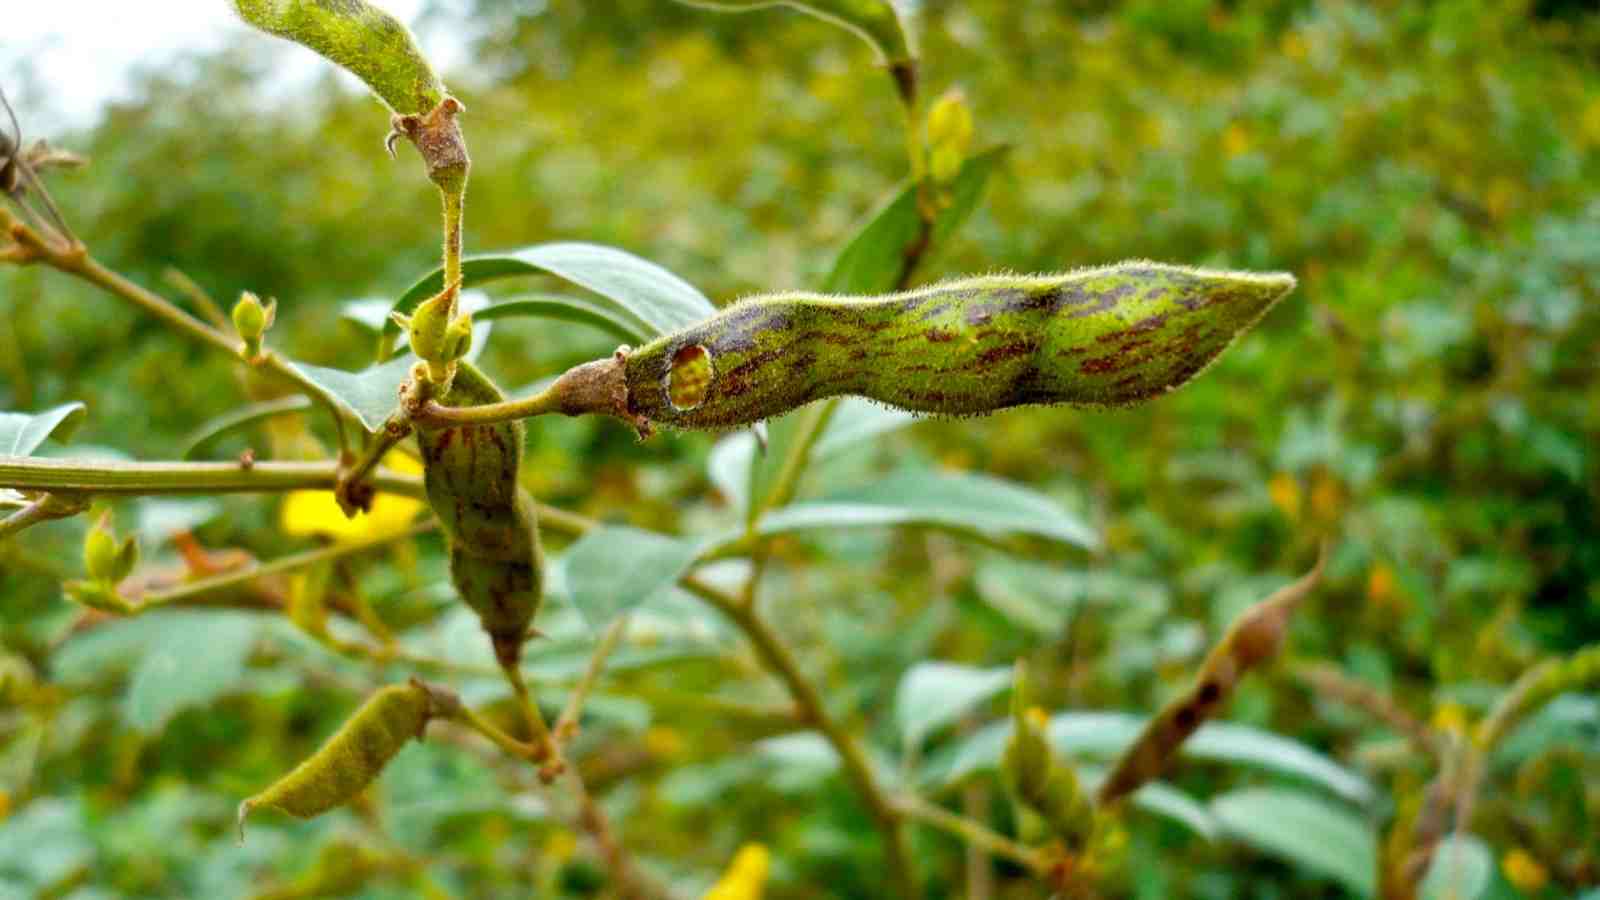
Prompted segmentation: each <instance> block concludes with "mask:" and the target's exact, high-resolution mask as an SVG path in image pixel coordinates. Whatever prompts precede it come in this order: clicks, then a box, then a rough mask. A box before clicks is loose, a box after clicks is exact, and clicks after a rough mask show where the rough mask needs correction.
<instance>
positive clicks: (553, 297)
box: [472, 294, 649, 342]
mask: <svg viewBox="0 0 1600 900" xmlns="http://www.w3.org/2000/svg"><path fill="white" fill-rule="evenodd" d="M524 317H526V318H540V319H557V320H559V321H563V322H575V323H577V324H580V325H592V326H594V327H595V328H598V329H600V330H601V331H604V332H607V333H608V334H613V335H615V336H617V337H619V338H621V339H623V340H625V341H634V342H639V341H645V340H648V339H649V334H648V333H647V332H645V331H642V330H640V329H639V326H638V323H637V322H636V321H634V320H633V319H631V318H630V317H628V316H624V315H623V314H622V313H621V312H619V311H618V310H617V309H616V307H615V306H613V305H611V304H608V303H605V302H603V301H600V300H596V299H594V298H592V297H582V296H568V295H566V294H525V295H523V296H520V297H516V298H514V299H511V300H505V301H502V302H500V303H493V304H490V305H489V306H486V307H484V308H483V309H480V310H478V311H477V312H475V313H473V314H472V320H473V321H474V322H488V321H492V320H495V319H511V318H524Z"/></svg>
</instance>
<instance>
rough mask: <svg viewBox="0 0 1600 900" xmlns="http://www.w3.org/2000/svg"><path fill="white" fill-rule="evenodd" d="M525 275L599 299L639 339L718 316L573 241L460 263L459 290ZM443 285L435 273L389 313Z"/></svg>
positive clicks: (624, 261)
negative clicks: (584, 291) (563, 284)
mask: <svg viewBox="0 0 1600 900" xmlns="http://www.w3.org/2000/svg"><path fill="white" fill-rule="evenodd" d="M527 275H555V276H556V277H558V278H562V279H564V280H566V281H570V282H572V283H573V284H576V285H578V286H579V287H582V288H586V289H588V290H590V291H593V292H594V293H595V294H597V295H599V296H598V298H597V299H595V301H594V304H595V309H596V310H599V309H603V310H605V314H606V316H607V317H608V318H610V319H615V320H616V321H617V322H618V323H627V326H628V329H629V333H633V334H638V335H641V336H642V337H654V336H655V335H658V334H663V333H665V332H668V331H671V330H673V329H675V328H679V327H681V326H684V325H690V324H693V323H695V322H698V321H700V320H701V319H704V318H705V317H707V316H709V315H711V314H713V313H715V312H716V311H717V310H716V307H715V306H713V305H712V304H711V301H710V300H707V299H706V298H705V295H704V294H701V293H700V292H699V291H698V290H696V289H695V288H694V287H693V286H692V285H690V284H689V283H688V282H686V281H684V280H683V279H681V278H679V277H678V276H676V275H674V274H672V273H671V272H669V271H667V270H666V269H663V268H662V267H660V266H658V265H656V264H655V263H652V262H649V261H647V260H643V259H640V258H639V257H637V256H634V255H633V254H631V253H628V252H626V251H623V250H618V249H617V248H615V247H605V246H601V245H599V244H585V243H578V242H567V243H556V244H535V245H533V246H531V247H524V248H522V249H520V250H514V251H512V252H510V253H499V254H485V255H481V256H469V257H467V258H465V259H463V260H462V261H461V276H462V286H463V287H471V286H473V285H478V284H485V283H487V282H490V281H496V280H499V279H502V278H515V277H520V276H527ZM443 286H444V274H443V270H442V269H435V270H434V271H432V272H430V273H429V274H427V275H426V276H424V277H423V278H422V280H420V281H418V282H417V283H416V284H414V285H412V286H411V288H410V289H409V290H407V291H406V292H405V293H404V294H402V295H401V297H400V299H399V300H398V301H397V302H396V303H395V304H394V307H393V311H394V312H402V313H410V312H411V311H412V310H413V309H415V308H416V306H417V304H418V303H421V302H422V301H423V300H426V299H427V298H429V297H431V296H433V295H434V294H437V293H438V292H439V291H440V290H441V289H442V288H443ZM384 333H385V334H387V335H399V333H400V329H399V326H397V325H395V324H394V322H393V321H387V320H386V321H385V323H384Z"/></svg>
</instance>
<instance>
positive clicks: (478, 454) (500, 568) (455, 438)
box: [417, 360, 544, 666]
mask: <svg viewBox="0 0 1600 900" xmlns="http://www.w3.org/2000/svg"><path fill="white" fill-rule="evenodd" d="M456 366H457V369H456V373H455V377H454V379H453V380H452V382H451V385H450V387H449V390H448V391H446V392H444V393H442V394H439V395H438V396H437V397H436V400H437V402H438V403H440V404H441V405H444V406H478V405H482V404H487V403H498V402H500V401H502V400H504V399H505V395H504V394H503V393H502V392H501V391H500V389H499V388H498V387H496V386H495V384H494V382H492V381H490V380H489V378H488V376H486V375H484V374H483V373H482V372H481V371H479V370H478V368H477V367H476V366H474V365H472V364H471V363H469V362H466V361H464V360H463V361H461V362H459V363H457V364H456ZM417 445H418V447H419V448H420V450H421V452H422V466H423V469H422V472H423V484H424V487H425V488H426V490H427V494H428V503H429V505H431V506H432V507H433V511H434V514H435V515H436V516H438V518H439V523H440V525H441V526H442V527H443V529H444V532H445V534H446V535H447V537H448V539H449V544H450V575H451V579H452V580H453V581H454V583H455V586H456V590H457V591H458V592H459V593H460V594H461V597H462V599H463V600H465V601H466V602H467V605H469V606H471V607H472V609H473V611H475V612H476V613H477V614H478V618H479V619H480V620H481V621H482V623H483V628H484V631H486V632H488V634H489V638H490V640H491V641H492V642H493V644H494V650H495V657H496V659H498V660H499V661H500V664H501V665H503V666H514V665H516V664H517V661H518V660H519V659H520V658H521V655H522V645H523V643H524V641H526V640H527V636H528V633H529V629H530V628H531V626H532V623H533V618H534V615H535V614H536V613H537V612H538V610H539V603H540V598H541V596H542V593H541V589H542V583H543V568H544V557H543V553H542V551H541V549H540V546H539V528H538V520H537V513H536V512H535V509H536V508H535V506H534V503H533V499H532V498H531V497H530V496H529V495H528V492H527V491H525V490H523V489H522V488H521V487H520V486H519V484H518V482H517V475H518V472H519V470H520V468H521V466H522V448H523V430H522V423H521V422H498V423H494V424H491V425H461V426H451V427H447V428H439V429H420V430H418V432H417Z"/></svg>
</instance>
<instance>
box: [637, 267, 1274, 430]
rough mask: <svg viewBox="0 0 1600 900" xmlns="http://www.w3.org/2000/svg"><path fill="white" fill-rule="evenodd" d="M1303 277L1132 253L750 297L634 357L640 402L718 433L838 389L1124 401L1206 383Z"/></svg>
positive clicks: (924, 396)
mask: <svg viewBox="0 0 1600 900" xmlns="http://www.w3.org/2000/svg"><path fill="white" fill-rule="evenodd" d="M1294 284H1295V280H1294V278H1293V277H1292V276H1289V275H1286V274H1270V275H1260V274H1253V273H1248V272H1227V271H1217V270H1210V269H1192V268H1187V267H1184V266H1171V265H1163V264H1160V263H1151V262H1131V263H1122V264H1120V265H1115V266H1108V267H1104V268H1098V269H1085V270H1081V271H1077V272H1071V273H1068V274H1065V275H1047V276H1032V277H1014V276H988V277H980V278H968V279H962V280H957V281H948V282H945V283H943V284H939V285H935V286H933V287H929V288H924V289H922V290H917V291H912V292H909V293H904V294H892V295H888V296H882V297H840V296H825V295H818V294H777V295H772V296H762V297H753V298H750V299H748V300H744V301H741V302H739V303H736V304H734V305H733V306H730V307H728V308H727V309H724V310H722V311H721V312H719V313H717V314H716V315H714V316H712V317H710V318H708V319H706V320H704V321H702V322H699V323H696V324H694V325H691V326H688V327H686V328H682V329H680V330H678V331H675V332H672V333H671V334H667V335H664V336H662V337H659V338H657V339H655V340H654V341H651V342H650V343H648V344H646V345H644V346H643V347H640V348H638V349H637V350H634V351H632V352H631V353H629V354H628V356H627V359H626V363H625V364H626V372H625V377H626V381H627V393H628V407H629V412H630V414H631V415H632V416H633V417H635V418H642V419H645V420H648V421H650V422H653V423H656V424H660V425H665V426H668V427H673V428H702V429H721V428H734V427H738V426H742V425H750V424H753V423H755V422H759V421H761V420H763V419H767V418H770V417H772V416H777V415H781V414H782V413H785V412H788V411H789V410H792V409H795V408H797V407H799V406H803V405H805V404H807V403H810V402H812V401H814V400H820V399H822V398H825V397H834V396H840V395H855V396H860V397H866V398H868V399H871V400H876V401H878V402H880V403H884V404H887V405H889V406H894V407H898V408H901V409H906V410H911V411H914V412H925V413H934V414H942V415H983V414H987V413H992V412H996V411H998V410H1002V409H1006V408H1008V407H1013V406H1022V405H1028V404H1072V405H1078V406H1126V405H1130V404H1134V403H1139V402H1141V401H1144V400H1148V399H1150V398H1153V397H1157V396H1160V395H1161V394H1163V393H1165V392H1167V391H1170V390H1172V389H1174V388H1176V387H1178V386H1180V385H1182V384H1185V383H1187V382H1188V381H1189V380H1191V379H1192V378H1194V377H1195V376H1196V375H1198V374H1199V373H1200V372H1201V371H1202V370H1204V369H1205V368H1206V366H1208V365H1209V364H1210V363H1211V362H1212V360H1214V359H1216V358H1217V356H1218V355H1219V354H1221V353H1222V351H1223V350H1225V349H1226V348H1227V347H1228V345H1229V344H1231V343H1232V342H1233V340H1234V339H1235V338H1237V337H1238V336H1239V335H1240V334H1242V333H1244V332H1245V331H1247V330H1248V329H1249V328H1250V327H1251V326H1253V325H1254V324H1255V323H1256V322H1257V321H1259V320H1260V319H1261V317H1262V316H1263V315H1265V314H1266V312H1267V311H1268V310H1269V309H1271V308H1272V306H1273V304H1275V303H1277V302H1278V300H1280V299H1281V298H1282V297H1283V296H1284V295H1285V294H1287V293H1288V292H1289V291H1290V290H1291V289H1292V288H1293V287H1294Z"/></svg>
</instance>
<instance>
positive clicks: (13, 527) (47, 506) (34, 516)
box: [0, 494, 89, 541]
mask: <svg viewBox="0 0 1600 900" xmlns="http://www.w3.org/2000/svg"><path fill="white" fill-rule="evenodd" d="M88 508H89V503H88V500H87V498H84V497H78V496H75V495H73V494H45V495H44V496H43V497H40V498H39V499H37V500H35V501H33V502H32V503H29V504H28V505H26V506H24V507H22V508H21V509H19V510H17V511H16V512H14V513H12V514H11V515H9V516H6V517H5V518H4V519H0V541H3V540H5V539H6V538H9V537H11V536H12V535H14V534H17V533H18V532H20V531H22V530H23V529H24V528H28V527H30V526H33V525H37V524H39V523H40V522H50V521H53V520H55V519H65V518H69V517H71V516H75V515H77V514H78V513H81V512H83V511H84V510H86V509H88Z"/></svg>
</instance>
